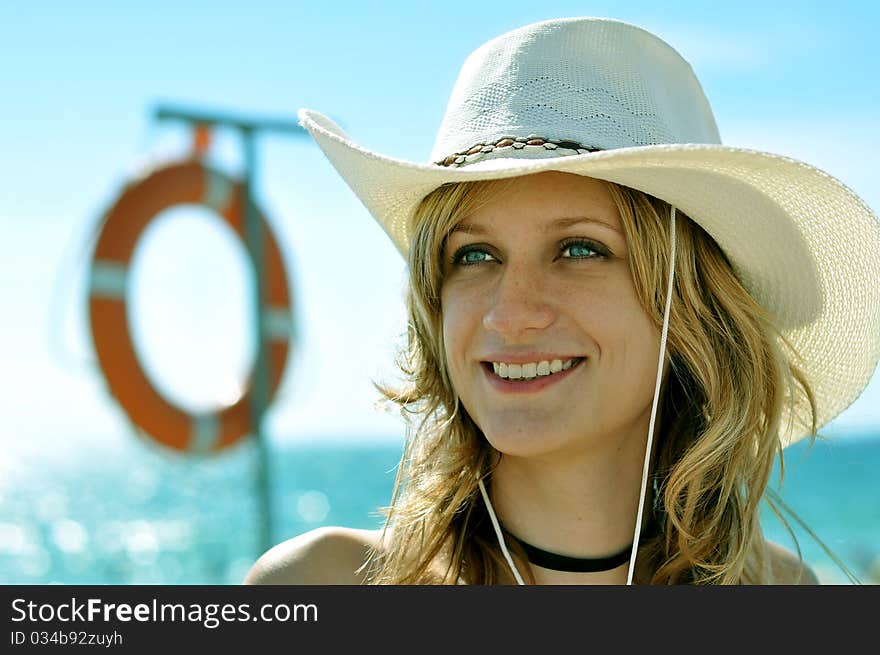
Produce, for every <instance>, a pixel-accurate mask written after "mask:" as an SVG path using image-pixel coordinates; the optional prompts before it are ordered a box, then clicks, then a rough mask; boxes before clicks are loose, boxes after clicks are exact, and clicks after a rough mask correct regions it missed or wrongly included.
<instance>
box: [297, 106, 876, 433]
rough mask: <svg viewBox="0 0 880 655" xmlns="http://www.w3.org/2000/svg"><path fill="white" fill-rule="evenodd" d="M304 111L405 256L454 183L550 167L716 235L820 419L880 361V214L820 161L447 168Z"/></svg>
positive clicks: (635, 151)
mask: <svg viewBox="0 0 880 655" xmlns="http://www.w3.org/2000/svg"><path fill="white" fill-rule="evenodd" d="M299 119H300V124H301V125H302V126H303V127H304V128H305V129H306V130H308V132H309V133H311V135H312V136H313V138H314V139H315V141H316V142H317V143H318V145H319V146H320V148H321V150H322V151H323V152H324V154H325V155H326V156H327V158H328V159H329V160H330V162H331V164H332V165H333V167H334V168H335V169H336V170H337V171H338V172H339V174H340V175H341V176H342V178H343V179H344V180H345V182H346V183H347V184H348V185H349V187H350V188H351V189H352V191H354V193H355V194H356V195H357V196H358V198H360V200H361V201H362V202H363V204H364V206H365V207H366V208H367V209H368V210H369V212H370V213H371V214H372V215H373V217H374V218H375V219H376V221H377V222H378V223H379V225H380V226H381V227H382V228H383V229H384V230H385V232H386V233H387V234H388V236H389V237H390V238H391V240H392V242H393V243H394V244H395V246H396V247H397V249H398V250H399V251H400V252H401V254H403V255H404V257H406V253H407V249H408V238H409V234H408V229H409V225H410V220H411V217H412V215H413V212H414V211H415V209H416V207H417V206H418V204H419V202H420V201H421V200H422V199H423V198H424V197H425V196H426V195H427V194H428V193H430V192H431V191H433V190H434V189H436V188H437V187H439V186H441V185H443V184H446V183H449V182H468V181H477V180H491V179H501V178H508V177H515V176H520V175H526V174H530V173H538V172H541V171H562V172H568V173H574V174H578V175H585V176H588V177H594V178H598V179H603V180H607V181H610V182H615V183H617V184H621V185H625V186H628V187H631V188H634V189H638V190H640V191H643V192H645V193H648V194H650V195H653V196H655V197H657V198H660V199H662V200H664V201H666V202H668V203H670V204H671V205H673V206H675V207H676V208H677V209H679V210H681V211H683V212H684V213H686V214H687V215H688V216H689V217H690V218H691V219H692V220H694V221H695V222H696V223H698V224H699V225H700V226H701V227H702V228H703V229H704V230H706V232H708V233H709V235H711V236H712V238H713V239H715V241H716V242H717V243H718V245H719V246H720V247H721V249H722V250H723V251H724V252H725V254H726V255H727V257H728V259H729V260H730V262H731V264H732V266H733V268H734V271H735V273H736V274H737V276H738V277H739V279H740V281H741V282H742V284H743V286H745V288H746V289H748V291H749V293H750V294H751V295H752V297H753V298H754V299H755V300H756V301H757V302H758V303H760V304H761V305H762V306H763V307H764V308H765V309H766V310H767V311H768V312H769V313H770V315H771V316H772V317H774V319H775V323H776V326H777V328H778V329H779V331H780V333H781V334H782V335H783V336H784V337H785V338H786V340H788V342H789V343H790V344H791V345H792V346H793V347H794V348H795V350H796V351H797V352H798V353H799V355H800V356H801V359H800V360H799V361H798V362H797V363H798V364H799V366H800V367H801V369H802V370H803V371H804V373H805V374H806V376H807V379H808V381H809V382H810V384H811V386H812V388H813V391H814V392H815V395H816V401H817V408H816V409H817V420H818V425H820V426H821V425H824V424H825V423H827V422H828V421H830V420H832V419H833V418H835V417H836V416H838V415H839V414H840V413H841V412H842V411H843V410H845V409H846V408H847V407H848V406H849V405H850V404H851V403H852V402H853V401H854V400H855V399H856V398H857V397H858V396H859V394H860V393H861V392H862V390H863V389H864V388H865V386H866V385H867V383H868V381H869V380H870V378H871V376H872V375H873V373H874V370H875V369H876V367H877V361H878V357H880V290H878V285H880V256H878V254H877V253H878V252H880V221H878V219H877V217H876V216H875V215H874V213H873V212H872V211H871V209H870V208H869V207H868V206H867V205H866V204H865V203H864V202H863V201H862V200H861V198H859V196H858V195H856V194H855V193H854V192H853V191H852V190H850V189H849V188H848V187H846V186H845V185H844V184H843V183H841V182H840V181H839V180H837V179H836V178H834V177H833V176H831V175H828V174H827V173H824V172H823V171H821V170H819V169H817V168H815V167H813V166H810V165H808V164H805V163H803V162H800V161H797V160H795V159H791V158H788V157H784V156H781V155H776V154H772V153H767V152H761V151H757V150H750V149H745V148H734V147H730V146H724V145H715V144H663V145H653V146H641V147H634V148H620V149H615V150H604V151H599V152H590V153H585V154H572V155H566V156H558V157H551V158H542V159H523V158H518V157H516V156H511V157H505V156H495V157H494V158H492V159H487V160H484V161H477V162H474V163H471V164H468V165H467V166H464V167H461V168H457V167H444V166H438V165H435V164H424V163H414V162H408V161H403V160H400V159H394V158H391V157H386V156H383V155H380V154H378V153H375V152H372V151H369V150H367V149H365V148H363V147H361V146H359V145H357V144H356V143H354V142H353V141H352V140H351V139H350V138H349V137H348V136H347V135H346V134H345V132H344V131H343V130H342V129H341V128H340V127H339V126H338V125H336V123H334V122H333V121H332V120H331V119H329V118H328V117H326V116H324V115H323V114H321V113H319V112H315V111H312V110H308V109H301V110H300V112H299ZM513 152H514V151H511V154H513ZM495 154H496V155H497V154H498V153H495ZM808 416H809V414H808V412H807V407H806V405H805V403H804V402H799V403H798V404H797V405H796V406H795V411H794V412H793V413H792V415H791V416H790V417H786V422H787V423H789V425H787V426H785V427H784V428H783V432H782V434H781V435H780V436H781V439H782V441H783V443H784V444H786V445H788V444H790V443H793V442H794V441H797V440H799V439H801V438H803V437H804V436H806V434H807V432H808V424H807V417H808ZM788 419H790V422H789V420H788Z"/></svg>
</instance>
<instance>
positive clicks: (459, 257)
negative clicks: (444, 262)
mask: <svg viewBox="0 0 880 655" xmlns="http://www.w3.org/2000/svg"><path fill="white" fill-rule="evenodd" d="M491 259H494V257H492V255H490V254H489V253H488V252H486V251H485V250H483V249H481V248H480V247H478V246H465V247H464V248H459V249H458V251H457V252H456V253H455V254H454V255H453V256H452V263H453V264H461V265H462V266H473V265H474V264H480V263H482V262H487V261H490V260H491Z"/></svg>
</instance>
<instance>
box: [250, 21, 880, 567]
mask: <svg viewBox="0 0 880 655" xmlns="http://www.w3.org/2000/svg"><path fill="white" fill-rule="evenodd" d="M301 119H302V123H303V125H304V126H305V127H306V128H308V129H309V130H310V131H311V133H312V134H313V135H314V136H315V138H316V140H317V141H318V143H319V145H320V146H321V147H322V149H323V150H324V152H325V153H326V154H327V155H328V157H329V158H330V160H331V161H332V162H333V164H334V166H336V168H337V169H338V170H339V171H340V173H341V174H342V175H343V177H344V178H345V179H346V181H347V182H348V183H349V185H350V186H351V187H352V189H353V190H354V191H355V192H356V193H357V194H358V195H359V196H360V197H361V199H362V200H363V201H364V203H365V205H366V206H367V207H368V208H369V209H370V211H371V212H372V214H373V215H374V216H375V217H376V219H377V220H378V221H379V223H380V224H381V225H382V227H383V228H384V229H385V230H386V232H387V233H388V234H389V236H390V237H391V238H392V240H393V241H394V243H395V244H396V245H397V246H398V248H399V249H400V251H401V253H402V254H403V255H404V256H405V257H406V258H407V263H408V269H409V273H410V289H409V297H408V309H409V315H410V321H409V347H408V350H407V351H406V352H405V353H404V357H402V359H401V362H400V365H401V369H402V371H403V372H404V373H405V374H406V376H407V379H408V380H409V384H408V385H407V386H406V388H403V389H390V388H383V389H382V391H383V393H384V395H385V397H386V398H387V399H389V400H391V401H393V402H396V403H397V404H399V405H400V407H401V409H402V412H403V415H404V416H405V417H406V418H407V420H408V425H409V428H410V429H409V430H408V435H407V443H406V447H405V450H404V454H403V457H402V460H401V466H400V469H399V473H398V480H397V485H396V488H395V493H394V498H393V499H392V503H391V507H390V508H389V510H388V521H387V523H386V526H385V529H384V530H381V531H375V532H371V531H361V530H352V529H347V528H341V527H340V528H322V529H319V530H315V531H312V532H309V533H306V534H304V535H301V536H299V537H296V538H294V539H292V540H289V541H287V542H284V543H283V544H280V545H278V546H276V547H275V548H273V549H271V550H270V551H268V552H267V553H266V554H264V555H263V556H262V557H261V558H260V559H259V560H258V561H257V563H256V564H255V565H254V567H253V569H252V570H251V572H250V573H249V574H248V577H247V579H246V582H248V583H269V584H360V583H379V584H383V583H384V584H423V583H440V584H494V583H501V584H511V583H520V584H526V583H532V584H624V583H633V582H635V583H641V584H738V583H740V584H741V583H754V584H774V583H781V584H798V583H801V584H812V583H816V577H815V576H814V575H813V573H812V572H811V571H810V570H809V568H808V567H807V566H805V565H804V564H803V563H802V562H801V561H800V559H799V558H798V557H796V556H795V555H794V554H792V553H790V552H788V551H786V550H784V549H782V548H780V547H778V546H775V545H773V544H770V543H768V542H767V541H766V540H765V539H764V537H763V535H762V533H761V527H760V523H759V504H760V502H761V500H762V499H764V498H767V499H768V500H771V501H772V495H770V492H769V491H768V482H769V478H770V470H771V466H772V463H773V460H774V458H775V457H776V456H777V455H781V453H782V448H783V447H784V446H786V445H788V444H789V443H791V442H793V441H795V440H797V439H799V438H803V437H805V436H815V435H816V431H817V429H818V427H819V426H820V425H822V424H824V423H825V422H827V421H829V420H830V419H831V418H833V417H834V416H836V415H837V414H838V413H839V412H840V411H842V410H843V409H844V408H845V407H846V406H848V405H849V404H850V403H851V402H852V400H854V399H855V398H856V397H857V396H858V395H859V394H860V393H861V391H862V389H863V388H864V386H865V385H866V384H867V381H868V379H869V378H870V376H871V374H872V373H873V371H874V368H875V367H876V363H877V358H878V353H880V343H878V339H880V336H878V335H880V329H878V328H880V324H878V322H880V299H878V297H877V293H876V288H877V286H878V282H880V265H878V264H877V261H876V256H875V255H874V253H875V252H876V251H877V249H878V247H880V225H878V221H877V218H876V217H875V216H874V215H873V214H872V213H871V212H870V210H869V209H868V208H867V207H866V206H865V205H864V204H863V203H862V202H861V201H860V200H859V199H858V198H857V197H856V196H855V195H854V194H852V192H851V191H849V190H848V189H846V188H845V187H843V185H841V184H840V183H839V182H837V181H836V180H834V179H833V178H830V177H829V176H827V175H825V174H824V173H821V172H819V171H817V170H816V169H813V168H812V167H809V166H807V165H806V164H802V163H800V162H794V161H792V160H789V159H786V158H783V157H779V156H775V155H770V154H767V153H760V152H754V151H745V150H740V149H735V148H730V147H726V146H722V145H721V144H720V142H719V139H718V133H717V128H716V126H715V122H714V118H713V117H712V114H711V110H710V109H709V105H708V102H707V101H706V99H705V97H704V96H703V93H702V90H701V88H700V85H699V83H698V81H697V80H696V78H695V77H694V76H693V71H692V70H691V68H690V66H689V65H688V64H687V62H685V61H684V60H683V59H682V58H681V57H680V56H679V55H678V53H676V52H675V51H674V50H673V49H672V48H671V47H669V46H668V45H667V44H665V43H664V42H662V41H661V40H660V39H658V38H657V37H656V36H654V35H652V34H650V33H648V32H645V31H644V30H641V29H640V28H637V27H634V26H632V25H628V24H626V23H621V22H618V21H610V20H604V19H591V18H587V19H562V20H556V21H546V22H543V23H538V24H535V25H529V26H526V27H523V28H520V29H519V30H515V31H513V32H509V33H507V34H504V35H502V36H500V37H498V38H496V39H493V40H492V41H490V42H488V43H487V44H484V45H483V46H482V47H481V48H479V49H478V50H476V51H475V52H474V53H473V54H472V55H471V56H470V57H469V58H468V60H467V61H466V62H465V65H464V67H463V69H462V72H461V74H460V77H459V80H458V82H457V84H456V88H455V90H454V91H453V94H452V99H451V101H450V105H449V107H448V109H447V114H446V117H445V118H444V121H443V124H442V125H441V129H440V133H439V135H438V138H437V142H436V145H435V149H434V152H433V153H432V157H431V160H432V162H433V163H432V164H427V165H420V164H410V163H407V162H400V161H397V160H393V159H389V158H385V157H382V156H380V155H377V154H375V153H370V152H368V151H366V150H364V149H363V148H360V147H359V146H357V145H356V144H354V143H352V142H351V141H350V140H348V139H347V137H346V136H345V135H344V134H343V133H342V132H341V130H339V128H338V126H336V125H335V124H333V123H332V121H329V119H327V118H326V117H323V116H321V115H320V114H317V113H314V112H310V111H305V110H304V111H302V112H301ZM841 253H845V255H842V254H841ZM844 257H845V261H844V259H843V258H844Z"/></svg>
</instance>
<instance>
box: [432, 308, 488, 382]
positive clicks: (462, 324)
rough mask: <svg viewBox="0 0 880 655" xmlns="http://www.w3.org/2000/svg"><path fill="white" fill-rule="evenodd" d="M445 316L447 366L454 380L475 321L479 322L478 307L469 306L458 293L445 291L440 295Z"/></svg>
mask: <svg viewBox="0 0 880 655" xmlns="http://www.w3.org/2000/svg"><path fill="white" fill-rule="evenodd" d="M440 301H441V308H442V309H441V312H442V314H441V315H442V317H443V347H444V349H445V351H446V361H447V367H448V368H449V372H450V375H451V376H452V377H453V381H454V379H455V377H456V371H457V370H458V369H459V368H460V367H461V365H462V361H463V358H464V351H465V349H466V347H467V343H468V334H469V333H471V332H472V331H473V323H474V321H475V320H476V322H479V317H477V318H476V319H474V316H476V315H477V314H476V312H477V311H478V310H477V308H474V307H471V306H469V304H468V303H467V302H465V301H463V300H462V299H461V298H460V297H459V296H457V295H456V294H451V293H443V294H441V297H440Z"/></svg>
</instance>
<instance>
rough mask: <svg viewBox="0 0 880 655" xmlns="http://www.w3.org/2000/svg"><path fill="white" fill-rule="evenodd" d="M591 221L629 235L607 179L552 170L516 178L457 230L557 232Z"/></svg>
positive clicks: (455, 230) (464, 219) (596, 224)
mask: <svg viewBox="0 0 880 655" xmlns="http://www.w3.org/2000/svg"><path fill="white" fill-rule="evenodd" d="M585 224H589V225H594V226H598V227H602V228H605V229H607V230H611V231H614V232H617V233H618V234H620V235H621V236H622V235H623V230H622V227H621V221H620V215H619V212H618V210H617V205H616V204H615V202H614V199H613V197H612V195H611V193H610V192H609V190H608V187H607V185H606V183H604V182H602V181H601V180H597V179H594V178H589V177H584V176H581V175H574V174H570V173H561V172H558V171H548V172H543V173H537V174H533V175H526V176H522V177H518V178H514V179H511V180H510V181H509V182H508V183H507V184H506V185H505V186H504V188H503V190H502V191H500V192H498V193H495V194H492V195H491V196H490V197H489V198H488V199H487V200H486V201H485V202H483V203H480V204H479V205H478V206H477V207H476V208H474V209H473V210H471V211H470V212H469V213H467V214H466V215H465V216H463V217H462V218H461V219H460V220H459V221H458V223H457V224H456V225H455V226H454V227H453V229H452V231H453V232H463V233H467V234H475V235H477V234H485V233H488V232H490V231H493V230H494V229H496V228H497V227H500V226H504V227H505V228H506V229H510V228H514V227H523V228H527V229H529V230H530V231H531V230H534V231H538V232H554V231H560V230H565V229H567V228H570V227H573V226H575V225H578V226H581V225H585Z"/></svg>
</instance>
